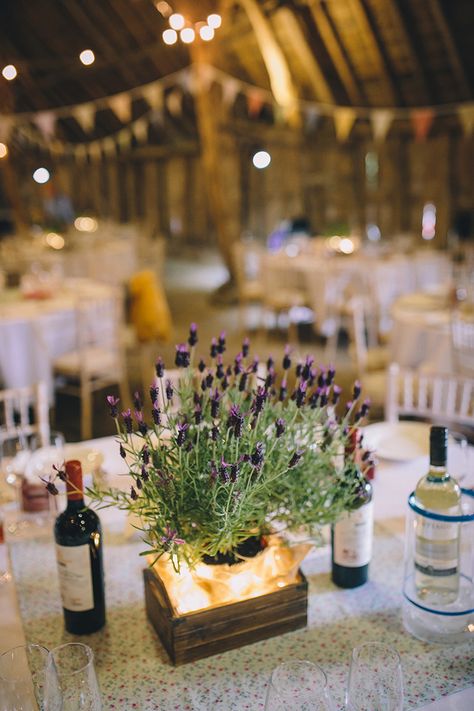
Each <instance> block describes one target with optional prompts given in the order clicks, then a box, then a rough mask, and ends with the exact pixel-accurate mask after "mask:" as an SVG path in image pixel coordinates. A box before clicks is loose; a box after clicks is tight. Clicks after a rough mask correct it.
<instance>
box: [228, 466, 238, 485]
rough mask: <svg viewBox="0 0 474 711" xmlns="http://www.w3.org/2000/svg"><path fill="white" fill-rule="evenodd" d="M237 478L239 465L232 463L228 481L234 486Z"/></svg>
mask: <svg viewBox="0 0 474 711" xmlns="http://www.w3.org/2000/svg"><path fill="white" fill-rule="evenodd" d="M238 476H239V465H238V464H236V463H234V464H231V465H230V480H231V482H232V483H233V484H234V483H235V482H236V481H237V477H238Z"/></svg>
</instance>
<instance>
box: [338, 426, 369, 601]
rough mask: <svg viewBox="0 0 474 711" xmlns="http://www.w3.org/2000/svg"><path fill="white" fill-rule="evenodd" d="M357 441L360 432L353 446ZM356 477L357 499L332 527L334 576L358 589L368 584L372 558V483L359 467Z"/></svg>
mask: <svg viewBox="0 0 474 711" xmlns="http://www.w3.org/2000/svg"><path fill="white" fill-rule="evenodd" d="M356 440H357V435H355V436H354V437H353V438H352V442H353V448H354V449H355V447H356ZM349 451H351V448H350V449H349ZM352 451H353V449H352ZM355 476H356V477H357V480H358V484H359V485H358V489H357V495H356V498H355V499H354V501H353V503H352V505H351V508H350V509H349V510H347V511H345V512H344V513H343V514H342V516H341V518H340V519H339V520H338V521H337V522H336V523H335V524H334V525H333V526H332V528H331V562H332V574H331V577H332V580H333V582H334V583H335V584H336V585H338V586H339V587H340V588H356V587H358V586H359V585H363V584H364V583H366V582H367V580H368V577H369V563H370V559H371V557H372V538H373V503H372V485H371V483H370V482H369V481H367V480H366V479H365V478H364V476H363V475H362V474H361V472H360V471H359V470H358V469H356V471H355Z"/></svg>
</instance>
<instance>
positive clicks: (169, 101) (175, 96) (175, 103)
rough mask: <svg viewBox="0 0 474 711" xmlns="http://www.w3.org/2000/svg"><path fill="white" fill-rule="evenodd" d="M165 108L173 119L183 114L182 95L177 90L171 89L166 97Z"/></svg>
mask: <svg viewBox="0 0 474 711" xmlns="http://www.w3.org/2000/svg"><path fill="white" fill-rule="evenodd" d="M166 107H167V109H168V111H169V112H170V114H171V115H172V116H174V117H175V118H177V117H179V116H181V114H182V113H183V94H182V92H181V91H180V90H179V89H172V90H171V91H170V93H169V94H168V95H167V97H166Z"/></svg>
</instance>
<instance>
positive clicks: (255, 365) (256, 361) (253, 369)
mask: <svg viewBox="0 0 474 711" xmlns="http://www.w3.org/2000/svg"><path fill="white" fill-rule="evenodd" d="M259 362H260V361H259V358H258V356H255V358H254V359H253V361H252V364H251V366H250V372H251V373H256V372H257V371H258V364H259Z"/></svg>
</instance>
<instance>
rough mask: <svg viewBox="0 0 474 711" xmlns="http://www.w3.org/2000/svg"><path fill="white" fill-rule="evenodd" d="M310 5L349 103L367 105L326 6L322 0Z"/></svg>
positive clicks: (312, 0) (314, 0) (310, 1)
mask: <svg viewBox="0 0 474 711" xmlns="http://www.w3.org/2000/svg"><path fill="white" fill-rule="evenodd" d="M308 4H309V7H310V9H311V14H312V15H313V18H314V22H315V24H316V26H317V28H318V31H319V34H320V35H321V38H322V40H323V42H324V45H325V47H326V50H327V52H328V54H329V56H330V58H331V61H332V63H333V64H334V67H335V68H336V71H337V73H338V75H339V78H340V80H341V82H342V84H343V85H344V88H345V90H346V92H347V96H348V97H349V101H350V102H351V103H352V104H356V105H361V104H363V103H365V99H364V97H363V95H362V92H361V90H360V87H359V85H358V83H357V81H356V78H355V76H354V72H353V70H352V67H351V66H350V64H349V61H348V60H347V57H346V54H345V52H344V49H343V47H342V44H341V41H340V38H339V37H338V34H337V31H336V28H335V26H334V23H333V22H332V20H331V18H330V16H329V14H328V13H327V10H326V6H325V4H324V3H322V2H321V0H309V2H308Z"/></svg>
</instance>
